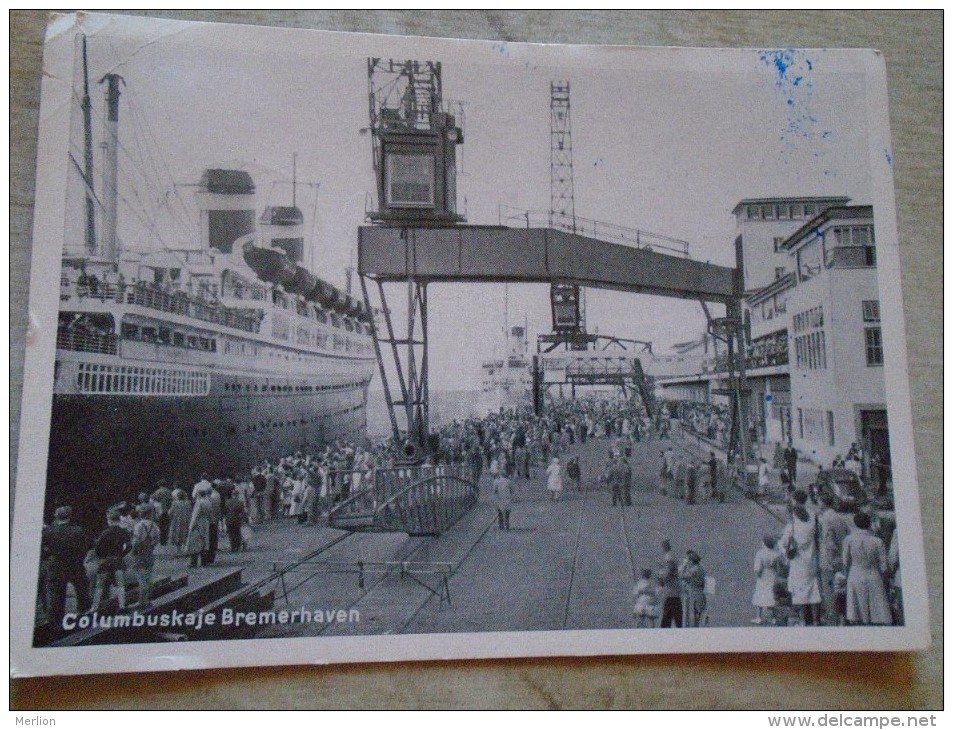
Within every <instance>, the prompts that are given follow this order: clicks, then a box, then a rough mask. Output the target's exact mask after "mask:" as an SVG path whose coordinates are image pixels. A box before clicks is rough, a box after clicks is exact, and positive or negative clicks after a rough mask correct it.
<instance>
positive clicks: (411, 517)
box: [328, 464, 479, 536]
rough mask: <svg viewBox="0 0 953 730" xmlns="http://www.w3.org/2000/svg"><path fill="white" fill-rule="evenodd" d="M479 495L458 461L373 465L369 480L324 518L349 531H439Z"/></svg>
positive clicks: (467, 469)
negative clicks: (375, 468)
mask: <svg viewBox="0 0 953 730" xmlns="http://www.w3.org/2000/svg"><path fill="white" fill-rule="evenodd" d="M478 497H479V489H478V487H477V484H476V479H475V474H474V472H473V470H472V469H471V468H470V467H469V466H466V465H463V464H441V465H440V466H430V465H426V464H424V465H420V466H406V467H396V468H394V469H377V470H376V471H375V473H374V475H373V480H372V483H371V485H370V486H368V487H367V488H365V489H360V490H358V491H357V492H355V493H354V494H352V495H351V496H350V497H348V498H347V499H345V500H344V501H342V502H340V503H339V504H338V505H337V506H335V507H334V508H333V509H332V510H331V512H330V514H329V515H328V524H329V525H330V526H331V527H334V528H337V529H339V530H347V531H349V532H406V533H407V534H408V535H411V536H417V535H440V534H442V533H444V532H446V531H447V530H448V529H449V528H450V527H452V526H453V525H454V524H456V522H457V521H458V520H459V519H460V518H461V517H462V516H463V515H464V513H466V512H467V511H468V510H470V509H471V508H472V507H473V506H474V505H475V504H476V502H477V498H478Z"/></svg>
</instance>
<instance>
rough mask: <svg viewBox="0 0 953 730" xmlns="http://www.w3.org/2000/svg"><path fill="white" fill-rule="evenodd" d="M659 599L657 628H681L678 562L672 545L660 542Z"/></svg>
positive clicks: (664, 541)
mask: <svg viewBox="0 0 953 730" xmlns="http://www.w3.org/2000/svg"><path fill="white" fill-rule="evenodd" d="M658 578H659V587H660V591H659V599H660V600H661V602H662V618H661V620H660V621H659V627H660V628H663V629H667V628H679V629H680V628H681V627H682V591H681V585H680V584H679V580H678V560H676V558H675V555H674V553H673V552H672V543H671V542H669V541H668V540H663V541H662V562H661V565H660V566H659V570H658Z"/></svg>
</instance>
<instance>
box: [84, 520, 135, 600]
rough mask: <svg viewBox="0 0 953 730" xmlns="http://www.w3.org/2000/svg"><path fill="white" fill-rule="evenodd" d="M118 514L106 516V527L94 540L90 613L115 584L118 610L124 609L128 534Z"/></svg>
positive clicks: (128, 545)
mask: <svg viewBox="0 0 953 730" xmlns="http://www.w3.org/2000/svg"><path fill="white" fill-rule="evenodd" d="M120 518H121V515H120V512H119V511H118V510H115V509H111V510H109V512H108V513H107V514H106V523H107V527H106V529H105V530H103V531H102V532H101V533H100V535H99V537H98V538H97V539H96V557H97V558H98V559H99V566H98V567H97V568H96V589H95V591H93V605H92V606H91V607H90V610H91V611H96V610H98V609H99V604H100V602H101V601H102V600H103V599H108V598H109V593H110V589H111V588H112V584H113V583H114V582H115V584H116V591H117V593H118V596H117V597H118V599H119V610H120V611H122V610H123V609H125V607H126V564H125V557H126V555H127V554H128V553H129V548H130V544H129V533H128V532H127V531H126V530H125V529H123V527H122V526H121V525H120Z"/></svg>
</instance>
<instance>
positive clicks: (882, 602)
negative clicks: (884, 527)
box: [843, 512, 893, 625]
mask: <svg viewBox="0 0 953 730" xmlns="http://www.w3.org/2000/svg"><path fill="white" fill-rule="evenodd" d="M854 525H855V526H856V527H857V529H856V530H854V531H853V532H851V533H850V534H849V535H848V536H847V537H845V538H844V549H843V559H844V565H845V566H846V567H847V621H848V623H851V624H881V625H890V624H892V623H893V616H892V614H891V613H890V602H889V601H888V600H887V590H886V586H885V582H884V576H885V575H886V574H887V550H886V548H885V547H884V543H883V540H881V539H880V538H879V537H877V536H876V535H874V534H873V533H872V532H871V531H870V516H869V515H866V514H864V513H863V512H858V513H857V514H856V515H854Z"/></svg>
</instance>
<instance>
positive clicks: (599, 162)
mask: <svg viewBox="0 0 953 730" xmlns="http://www.w3.org/2000/svg"><path fill="white" fill-rule="evenodd" d="M602 164H603V160H602V158H601V157H600V158H599V159H598V160H593V162H592V166H593V167H599V165H602Z"/></svg>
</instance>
